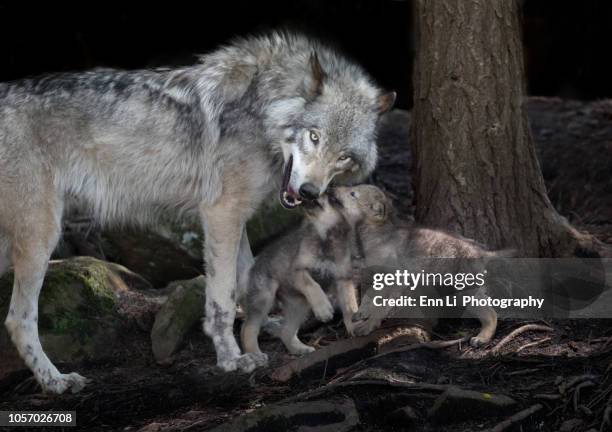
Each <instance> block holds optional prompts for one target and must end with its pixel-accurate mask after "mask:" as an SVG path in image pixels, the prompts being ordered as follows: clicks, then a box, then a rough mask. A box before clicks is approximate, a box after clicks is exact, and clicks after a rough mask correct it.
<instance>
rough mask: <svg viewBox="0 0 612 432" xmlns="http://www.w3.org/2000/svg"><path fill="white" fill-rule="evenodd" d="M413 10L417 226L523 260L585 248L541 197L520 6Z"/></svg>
mask: <svg viewBox="0 0 612 432" xmlns="http://www.w3.org/2000/svg"><path fill="white" fill-rule="evenodd" d="M415 7H416V11H415V12H416V13H415V19H416V28H417V31H416V33H417V35H416V45H417V46H416V63H415V73H414V88H415V100H414V102H415V103H414V109H413V116H414V117H413V118H414V122H413V128H412V141H413V143H414V151H415V192H416V219H417V222H420V223H422V224H424V225H427V226H432V227H438V228H443V229H446V230H450V231H455V232H458V233H461V234H463V235H465V236H467V237H470V238H474V239H476V240H478V241H480V242H483V243H485V244H487V245H488V246H490V247H493V248H516V249H518V250H519V251H520V252H521V253H522V255H523V256H561V255H568V254H572V253H574V251H575V249H576V247H577V246H578V245H579V244H581V243H585V242H586V243H589V239H590V237H589V236H585V235H583V234H580V233H579V232H577V231H576V230H575V229H574V228H572V227H571V225H570V224H569V223H568V222H567V220H566V219H565V218H563V217H561V216H560V215H559V214H558V213H557V212H556V210H555V209H554V207H553V206H552V204H551V202H550V200H549V199H548V196H547V193H546V189H545V186H544V180H543V178H542V174H541V171H540V166H539V163H538V160H537V157H536V153H535V146H534V144H533V140H532V137H531V133H530V130H529V124H528V120H527V113H526V109H525V103H526V96H525V95H526V87H525V73H524V63H523V49H522V42H521V33H520V21H519V5H518V1H517V0H470V1H463V0H444V1H437V0H436V1H430V0H416V2H415ZM583 246H584V245H583ZM585 247H589V246H585Z"/></svg>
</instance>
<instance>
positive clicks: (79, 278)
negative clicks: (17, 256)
mask: <svg viewBox="0 0 612 432" xmlns="http://www.w3.org/2000/svg"><path fill="white" fill-rule="evenodd" d="M12 284H13V275H12V273H8V274H6V275H4V276H3V277H2V278H0V316H2V317H4V316H6V314H7V311H8V306H9V302H10V297H11V291H12ZM134 288H138V289H150V288H151V287H150V285H149V284H148V282H147V281H145V280H144V279H143V278H142V277H140V276H138V275H137V274H135V273H133V272H131V271H129V270H128V269H126V268H125V267H122V266H120V265H118V264H112V263H107V262H104V261H100V260H97V259H95V258H90V257H79V258H71V259H67V260H61V261H51V263H50V265H49V270H48V272H47V275H46V277H45V282H44V285H43V288H42V291H41V296H40V301H39V320H38V328H39V332H40V339H41V342H42V345H43V348H44V349H45V351H46V352H47V354H48V355H49V356H50V357H51V358H52V359H53V360H54V361H67V362H70V361H77V360H82V359H85V358H88V359H93V358H100V357H103V356H106V355H109V354H110V353H111V352H112V349H113V347H114V345H115V343H116V338H117V336H118V334H119V332H120V331H121V330H122V329H123V328H124V327H125V325H126V317H128V316H130V307H132V303H134V302H137V303H138V302H142V303H146V302H147V300H146V299H144V298H142V297H139V298H135V297H134V296H133V295H132V294H133V292H134ZM141 312H143V313H144V309H143V310H142V311H141ZM136 315H138V313H135V314H132V316H131V317H136ZM5 355H6V356H7V357H15V356H17V355H18V354H17V350H16V349H15V347H14V346H13V344H12V342H11V341H10V338H9V335H8V333H7V331H6V329H5V328H4V326H2V327H1V328H0V356H1V357H2V358H5Z"/></svg>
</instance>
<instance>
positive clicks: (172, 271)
mask: <svg viewBox="0 0 612 432" xmlns="http://www.w3.org/2000/svg"><path fill="white" fill-rule="evenodd" d="M103 238H104V241H103V243H102V245H103V248H104V254H105V256H106V258H107V259H108V260H110V261H113V262H116V263H119V264H121V265H124V266H126V267H127V268H129V269H130V270H132V271H134V272H136V273H138V274H139V275H141V276H142V277H144V278H145V279H146V280H148V281H149V282H150V283H151V285H153V287H155V288H163V287H165V286H167V285H168V284H169V283H170V282H173V281H176V280H186V279H192V278H195V277H197V276H199V275H201V274H202V273H203V270H204V264H203V262H202V257H201V256H200V257H199V258H194V257H192V256H191V255H190V254H189V253H188V252H187V251H185V250H184V249H182V248H181V247H180V245H177V244H175V243H174V242H172V241H171V240H169V239H167V238H164V237H162V236H160V235H158V234H156V233H154V232H148V231H143V232H136V231H110V232H105V233H104V234H103Z"/></svg>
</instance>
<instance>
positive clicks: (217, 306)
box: [202, 196, 264, 372]
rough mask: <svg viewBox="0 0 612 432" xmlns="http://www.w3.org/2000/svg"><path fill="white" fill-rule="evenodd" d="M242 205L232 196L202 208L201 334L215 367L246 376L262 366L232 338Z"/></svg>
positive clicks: (260, 362) (243, 221)
mask: <svg viewBox="0 0 612 432" xmlns="http://www.w3.org/2000/svg"><path fill="white" fill-rule="evenodd" d="M241 205H242V203H241V202H240V200H237V199H235V198H234V197H232V196H228V197H227V198H226V197H225V196H223V197H221V198H220V199H219V203H218V204H215V205H213V206H208V207H204V208H202V213H203V215H202V216H203V226H204V235H205V247H204V249H205V251H204V255H205V259H206V310H205V315H206V317H205V319H204V332H205V333H206V334H207V335H208V336H210V337H211V338H212V341H213V344H214V346H215V351H216V353H217V366H218V367H219V368H221V369H222V370H224V371H233V370H236V369H239V370H241V371H244V372H250V371H252V370H253V369H255V368H256V367H257V366H260V365H263V363H264V362H263V361H262V360H263V359H261V358H260V357H261V356H259V355H257V354H253V353H248V354H244V355H241V353H240V348H239V347H238V342H236V338H235V336H234V319H235V317H236V276H237V260H238V249H239V245H240V241H241V237H242V232H243V228H244V223H245V219H246V217H245V215H244V214H243V212H242V211H241Z"/></svg>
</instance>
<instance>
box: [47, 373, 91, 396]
mask: <svg viewBox="0 0 612 432" xmlns="http://www.w3.org/2000/svg"><path fill="white" fill-rule="evenodd" d="M88 382H90V380H88V379H87V378H85V377H83V376H81V375H79V374H78V373H75V372H73V373H69V374H59V375H57V376H55V377H51V378H43V379H42V380H41V386H42V389H43V392H44V393H55V394H62V393H64V392H66V390H70V391H71V392H72V393H78V392H80V391H81V390H83V389H84V388H85V386H86V385H87V383H88Z"/></svg>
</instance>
